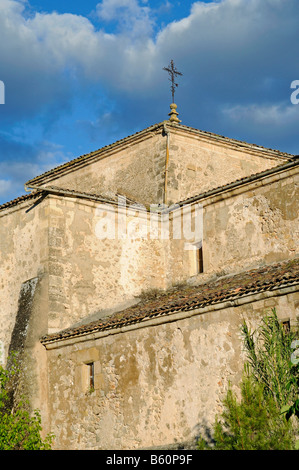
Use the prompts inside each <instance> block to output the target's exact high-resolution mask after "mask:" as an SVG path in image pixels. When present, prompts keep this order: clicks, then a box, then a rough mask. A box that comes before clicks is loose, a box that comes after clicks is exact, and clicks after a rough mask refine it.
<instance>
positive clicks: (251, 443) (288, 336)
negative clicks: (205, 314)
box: [198, 310, 298, 450]
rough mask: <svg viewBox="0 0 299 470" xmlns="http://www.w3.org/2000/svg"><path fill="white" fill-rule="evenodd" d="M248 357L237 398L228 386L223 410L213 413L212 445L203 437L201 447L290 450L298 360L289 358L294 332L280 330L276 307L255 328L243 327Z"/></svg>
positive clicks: (295, 428) (293, 435) (294, 424)
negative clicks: (294, 361) (239, 393)
mask: <svg viewBox="0 0 299 470" xmlns="http://www.w3.org/2000/svg"><path fill="white" fill-rule="evenodd" d="M242 333H243V338H244V346H245V350H246V352H247V361H246V362H245V365H244V373H243V378H242V382H241V384H240V392H241V397H240V399H239V400H238V399H237V396H236V394H235V393H234V392H233V391H232V389H231V388H230V387H229V389H228V392H227V395H226V397H225V399H224V401H223V412H222V414H221V416H220V417H216V419H215V424H214V430H213V443H212V444H211V443H207V442H206V441H204V440H203V439H201V440H200V441H199V443H198V448H199V449H211V448H212V449H215V450H292V449H296V448H297V446H298V441H297V442H296V433H297V431H298V421H296V420H295V421H294V420H293V419H291V416H292V415H293V418H296V410H297V408H296V406H297V403H298V364H294V363H292V361H291V354H292V347H291V344H292V341H293V340H294V338H295V337H296V335H298V331H297V332H294V333H291V332H286V331H284V329H283V327H282V325H281V324H280V323H279V321H278V318H277V314H276V311H275V310H272V313H271V314H270V315H266V316H265V317H264V318H263V319H262V322H261V325H260V327H259V328H258V329H257V331H256V332H254V333H251V332H250V330H249V328H248V326H247V324H246V323H244V324H243V327H242Z"/></svg>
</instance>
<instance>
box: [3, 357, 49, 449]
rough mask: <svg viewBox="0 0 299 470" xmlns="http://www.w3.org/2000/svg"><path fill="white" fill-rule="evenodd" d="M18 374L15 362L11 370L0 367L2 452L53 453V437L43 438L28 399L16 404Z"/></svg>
mask: <svg viewBox="0 0 299 470" xmlns="http://www.w3.org/2000/svg"><path fill="white" fill-rule="evenodd" d="M17 374H18V369H17V366H16V364H15V362H14V363H13V364H12V365H11V367H9V369H5V368H3V367H2V366H0V450H50V449H51V445H52V441H53V436H52V435H47V436H46V438H45V439H42V437H41V431H42V427H41V417H40V414H39V411H38V410H35V411H34V412H33V414H31V413H30V412H29V411H28V409H29V408H28V403H27V401H26V400H25V399H20V400H19V401H18V403H17V404H15V403H13V400H12V391H13V390H12V384H13V385H15V383H16V381H15V378H16V376H17Z"/></svg>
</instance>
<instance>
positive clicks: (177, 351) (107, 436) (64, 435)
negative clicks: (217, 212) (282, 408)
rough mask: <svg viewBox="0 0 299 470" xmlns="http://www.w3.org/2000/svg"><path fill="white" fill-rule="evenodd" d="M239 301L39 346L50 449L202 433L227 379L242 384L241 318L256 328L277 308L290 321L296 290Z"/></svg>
mask: <svg viewBox="0 0 299 470" xmlns="http://www.w3.org/2000/svg"><path fill="white" fill-rule="evenodd" d="M247 301H248V303H244V304H243V305H239V306H237V305H236V306H235V307H233V306H232V305H231V306H229V305H227V304H218V305H216V306H213V307H209V308H207V309H202V310H198V311H196V312H192V313H191V314H190V313H189V314H188V313H186V314H185V316H184V315H181V316H180V314H173V315H172V318H170V317H168V318H167V320H164V319H163V318H162V319H159V320H158V319H157V320H150V321H148V322H145V323H144V324H137V325H132V326H130V327H127V328H126V327H124V328H122V329H121V330H112V331H110V332H109V331H107V332H102V333H99V334H98V337H97V336H96V335H95V334H92V335H90V336H85V337H77V338H74V339H69V340H68V341H67V340H65V341H61V342H57V343H52V344H48V345H46V346H47V348H48V351H47V354H48V364H49V387H50V388H49V401H50V417H51V431H52V432H53V433H54V434H55V436H56V440H55V447H56V448H58V449H109V450H112V449H126V450H129V449H138V448H157V447H158V446H165V445H166V446H167V445H169V444H174V443H178V442H186V441H191V440H192V439H194V437H196V436H198V435H199V434H204V433H205V432H207V431H209V430H211V425H212V424H213V422H214V416H215V414H216V413H220V412H221V409H222V399H223V397H224V396H225V393H226V390H227V386H228V380H230V381H231V383H232V385H233V387H234V389H235V390H237V388H236V387H237V385H238V384H239V382H240V379H241V374H242V367H243V366H242V361H243V359H244V352H243V347H242V338H241V332H240V326H241V323H242V321H243V319H246V321H247V322H248V323H249V326H250V328H255V327H256V326H257V324H258V323H259V319H260V318H261V316H262V315H264V314H265V313H267V312H269V311H270V309H271V308H273V307H276V308H277V312H278V315H279V317H280V319H283V320H285V319H286V318H288V319H291V323H293V324H294V322H295V321H296V311H295V304H296V302H297V305H298V301H299V298H298V293H296V294H292V293H290V294H288V295H284V296H279V293H278V296H277V297H273V296H271V295H270V294H265V297H264V298H263V296H256V297H254V296H251V297H250V298H248V299H247ZM297 315H298V309H297ZM91 362H93V363H94V374H95V376H94V388H92V389H90V384H89V377H88V364H89V363H91Z"/></svg>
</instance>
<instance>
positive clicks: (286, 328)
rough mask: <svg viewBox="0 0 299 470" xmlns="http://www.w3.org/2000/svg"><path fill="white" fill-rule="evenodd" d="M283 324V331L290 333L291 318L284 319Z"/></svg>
mask: <svg viewBox="0 0 299 470" xmlns="http://www.w3.org/2000/svg"><path fill="white" fill-rule="evenodd" d="M281 324H282V328H283V331H284V332H285V333H289V332H290V329H291V325H290V320H284V321H283V322H281Z"/></svg>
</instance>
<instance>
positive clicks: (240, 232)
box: [203, 169, 299, 272]
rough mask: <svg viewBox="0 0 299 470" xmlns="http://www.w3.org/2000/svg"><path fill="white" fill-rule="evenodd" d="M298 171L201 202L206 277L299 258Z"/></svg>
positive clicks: (273, 177) (254, 183)
mask: <svg viewBox="0 0 299 470" xmlns="http://www.w3.org/2000/svg"><path fill="white" fill-rule="evenodd" d="M298 179H299V176H298V170H297V169H293V170H290V171H285V172H282V173H280V174H276V175H274V176H273V175H272V176H269V177H267V178H264V179H262V180H260V181H253V182H252V183H251V184H248V185H247V186H244V187H242V188H239V189H236V190H232V191H230V192H229V197H226V196H228V194H227V195H225V194H223V195H220V197H215V198H211V199H210V200H209V201H208V200H207V201H206V202H204V201H203V204H204V205H205V204H207V205H205V209H204V242H203V244H204V263H205V271H206V272H214V271H218V272H219V271H221V270H223V272H233V271H238V270H242V269H246V268H251V267H253V266H259V265H262V264H271V263H274V262H278V261H281V260H283V259H291V258H293V257H294V256H297V255H298V247H299V231H298V226H299V223H298V205H297V201H298V196H299V194H298Z"/></svg>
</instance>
